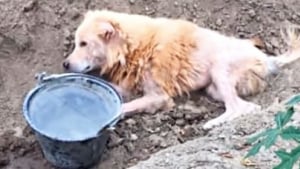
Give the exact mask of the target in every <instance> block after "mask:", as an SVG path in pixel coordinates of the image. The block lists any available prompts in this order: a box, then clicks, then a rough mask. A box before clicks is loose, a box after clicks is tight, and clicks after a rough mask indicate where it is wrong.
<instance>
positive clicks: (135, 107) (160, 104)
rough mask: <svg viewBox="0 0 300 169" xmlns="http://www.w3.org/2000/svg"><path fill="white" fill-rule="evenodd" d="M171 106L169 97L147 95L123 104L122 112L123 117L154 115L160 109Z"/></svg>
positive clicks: (171, 101) (172, 104)
mask: <svg viewBox="0 0 300 169" xmlns="http://www.w3.org/2000/svg"><path fill="white" fill-rule="evenodd" d="M173 106H174V103H173V100H172V99H171V98H170V97H169V96H166V95H157V94H153V95H150V94H149V95H144V96H142V97H140V98H137V99H135V100H132V101H130V102H127V103H124V104H123V106H122V110H123V113H124V115H125V116H130V115H132V114H135V113H141V112H148V113H155V112H156V111H158V110H160V109H169V108H172V107H173Z"/></svg>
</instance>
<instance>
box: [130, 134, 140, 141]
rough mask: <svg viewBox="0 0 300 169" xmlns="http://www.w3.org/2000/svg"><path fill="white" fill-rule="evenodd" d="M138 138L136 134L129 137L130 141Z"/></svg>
mask: <svg viewBox="0 0 300 169" xmlns="http://www.w3.org/2000/svg"><path fill="white" fill-rule="evenodd" d="M138 138H139V137H138V136H137V135H136V134H131V135H130V140H132V141H136V140H137V139H138Z"/></svg>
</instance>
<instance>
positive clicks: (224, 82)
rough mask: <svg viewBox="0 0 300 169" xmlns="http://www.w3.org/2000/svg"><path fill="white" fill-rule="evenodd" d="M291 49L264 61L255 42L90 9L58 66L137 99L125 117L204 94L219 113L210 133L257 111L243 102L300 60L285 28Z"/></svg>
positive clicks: (299, 44)
mask: <svg viewBox="0 0 300 169" xmlns="http://www.w3.org/2000/svg"><path fill="white" fill-rule="evenodd" d="M286 30H287V31H286V34H285V36H284V37H285V38H286V39H288V41H287V42H288V43H289V49H288V50H287V51H286V52H285V53H283V54H282V55H279V56H269V55H267V54H266V53H265V52H263V51H262V50H260V49H259V48H258V46H259V45H261V43H260V42H261V41H259V40H257V38H256V39H254V38H253V39H251V38H248V39H240V38H236V37H232V36H227V35H223V34H221V33H219V32H217V31H214V30H211V29H208V28H202V27H199V26H198V25H196V24H194V23H192V22H189V21H187V20H181V19H172V18H164V17H156V18H153V17H149V16H145V15H138V14H128V13H121V12H116V11H112V10H90V11H87V12H86V13H85V15H84V19H83V21H82V22H81V24H80V25H79V26H78V28H77V30H76V32H75V48H74V50H73V51H72V53H71V54H70V55H69V56H68V57H67V58H66V59H65V60H64V61H63V64H62V65H63V67H64V69H66V70H67V71H70V72H78V73H88V72H90V71H92V70H97V69H100V74H99V76H103V75H105V76H106V77H108V81H109V82H110V83H111V84H112V85H114V87H115V88H116V89H117V90H118V92H120V94H121V95H123V96H125V95H133V94H136V93H142V96H140V97H138V98H135V99H132V100H130V101H127V102H125V103H123V113H124V114H125V115H129V114H132V113H139V112H149V113H155V112H157V111H158V110H168V109H171V108H172V107H173V106H174V105H175V104H174V101H173V98H174V97H175V96H181V95H183V94H188V93H189V92H191V91H195V90H199V89H204V90H206V92H207V93H208V94H209V95H210V96H211V97H212V98H213V99H215V100H218V101H221V102H223V103H224V105H225V109H226V110H225V112H224V113H223V114H222V115H220V116H219V117H216V118H215V119H212V120H209V121H208V122H206V123H205V124H204V126H203V128H204V129H210V128H212V127H214V126H217V125H220V124H222V123H225V122H228V121H230V120H233V119H235V118H236V117H238V116H241V115H243V114H249V113H252V112H255V111H257V110H260V108H261V106H259V105H257V104H255V103H253V102H250V101H247V100H246V99H245V97H247V96H250V95H256V94H258V93H260V92H262V91H264V90H265V89H266V87H267V82H266V79H267V78H268V77H270V76H271V75H272V74H276V73H278V72H279V71H280V69H281V68H282V67H284V66H285V65H287V64H289V63H292V62H294V61H296V60H297V59H299V57H300V38H299V37H298V36H297V33H296V31H295V30H296V29H294V28H293V27H292V26H290V27H288V29H286Z"/></svg>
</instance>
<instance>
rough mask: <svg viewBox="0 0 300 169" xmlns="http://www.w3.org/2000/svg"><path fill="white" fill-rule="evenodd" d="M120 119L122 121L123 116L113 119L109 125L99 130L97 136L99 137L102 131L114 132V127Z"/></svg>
mask: <svg viewBox="0 0 300 169" xmlns="http://www.w3.org/2000/svg"><path fill="white" fill-rule="evenodd" d="M120 119H123V115H121V116H117V117H115V118H114V119H113V120H112V122H111V123H109V124H107V125H106V126H104V127H103V128H102V129H101V130H99V131H98V133H97V135H100V134H101V132H102V131H103V130H108V131H114V130H115V129H116V127H115V126H116V125H117V123H118V122H119V120H120Z"/></svg>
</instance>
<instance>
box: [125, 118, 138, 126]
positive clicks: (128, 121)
mask: <svg viewBox="0 0 300 169" xmlns="http://www.w3.org/2000/svg"><path fill="white" fill-rule="evenodd" d="M125 123H126V124H127V125H129V126H134V125H136V121H135V120H134V119H127V120H126V122H125Z"/></svg>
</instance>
